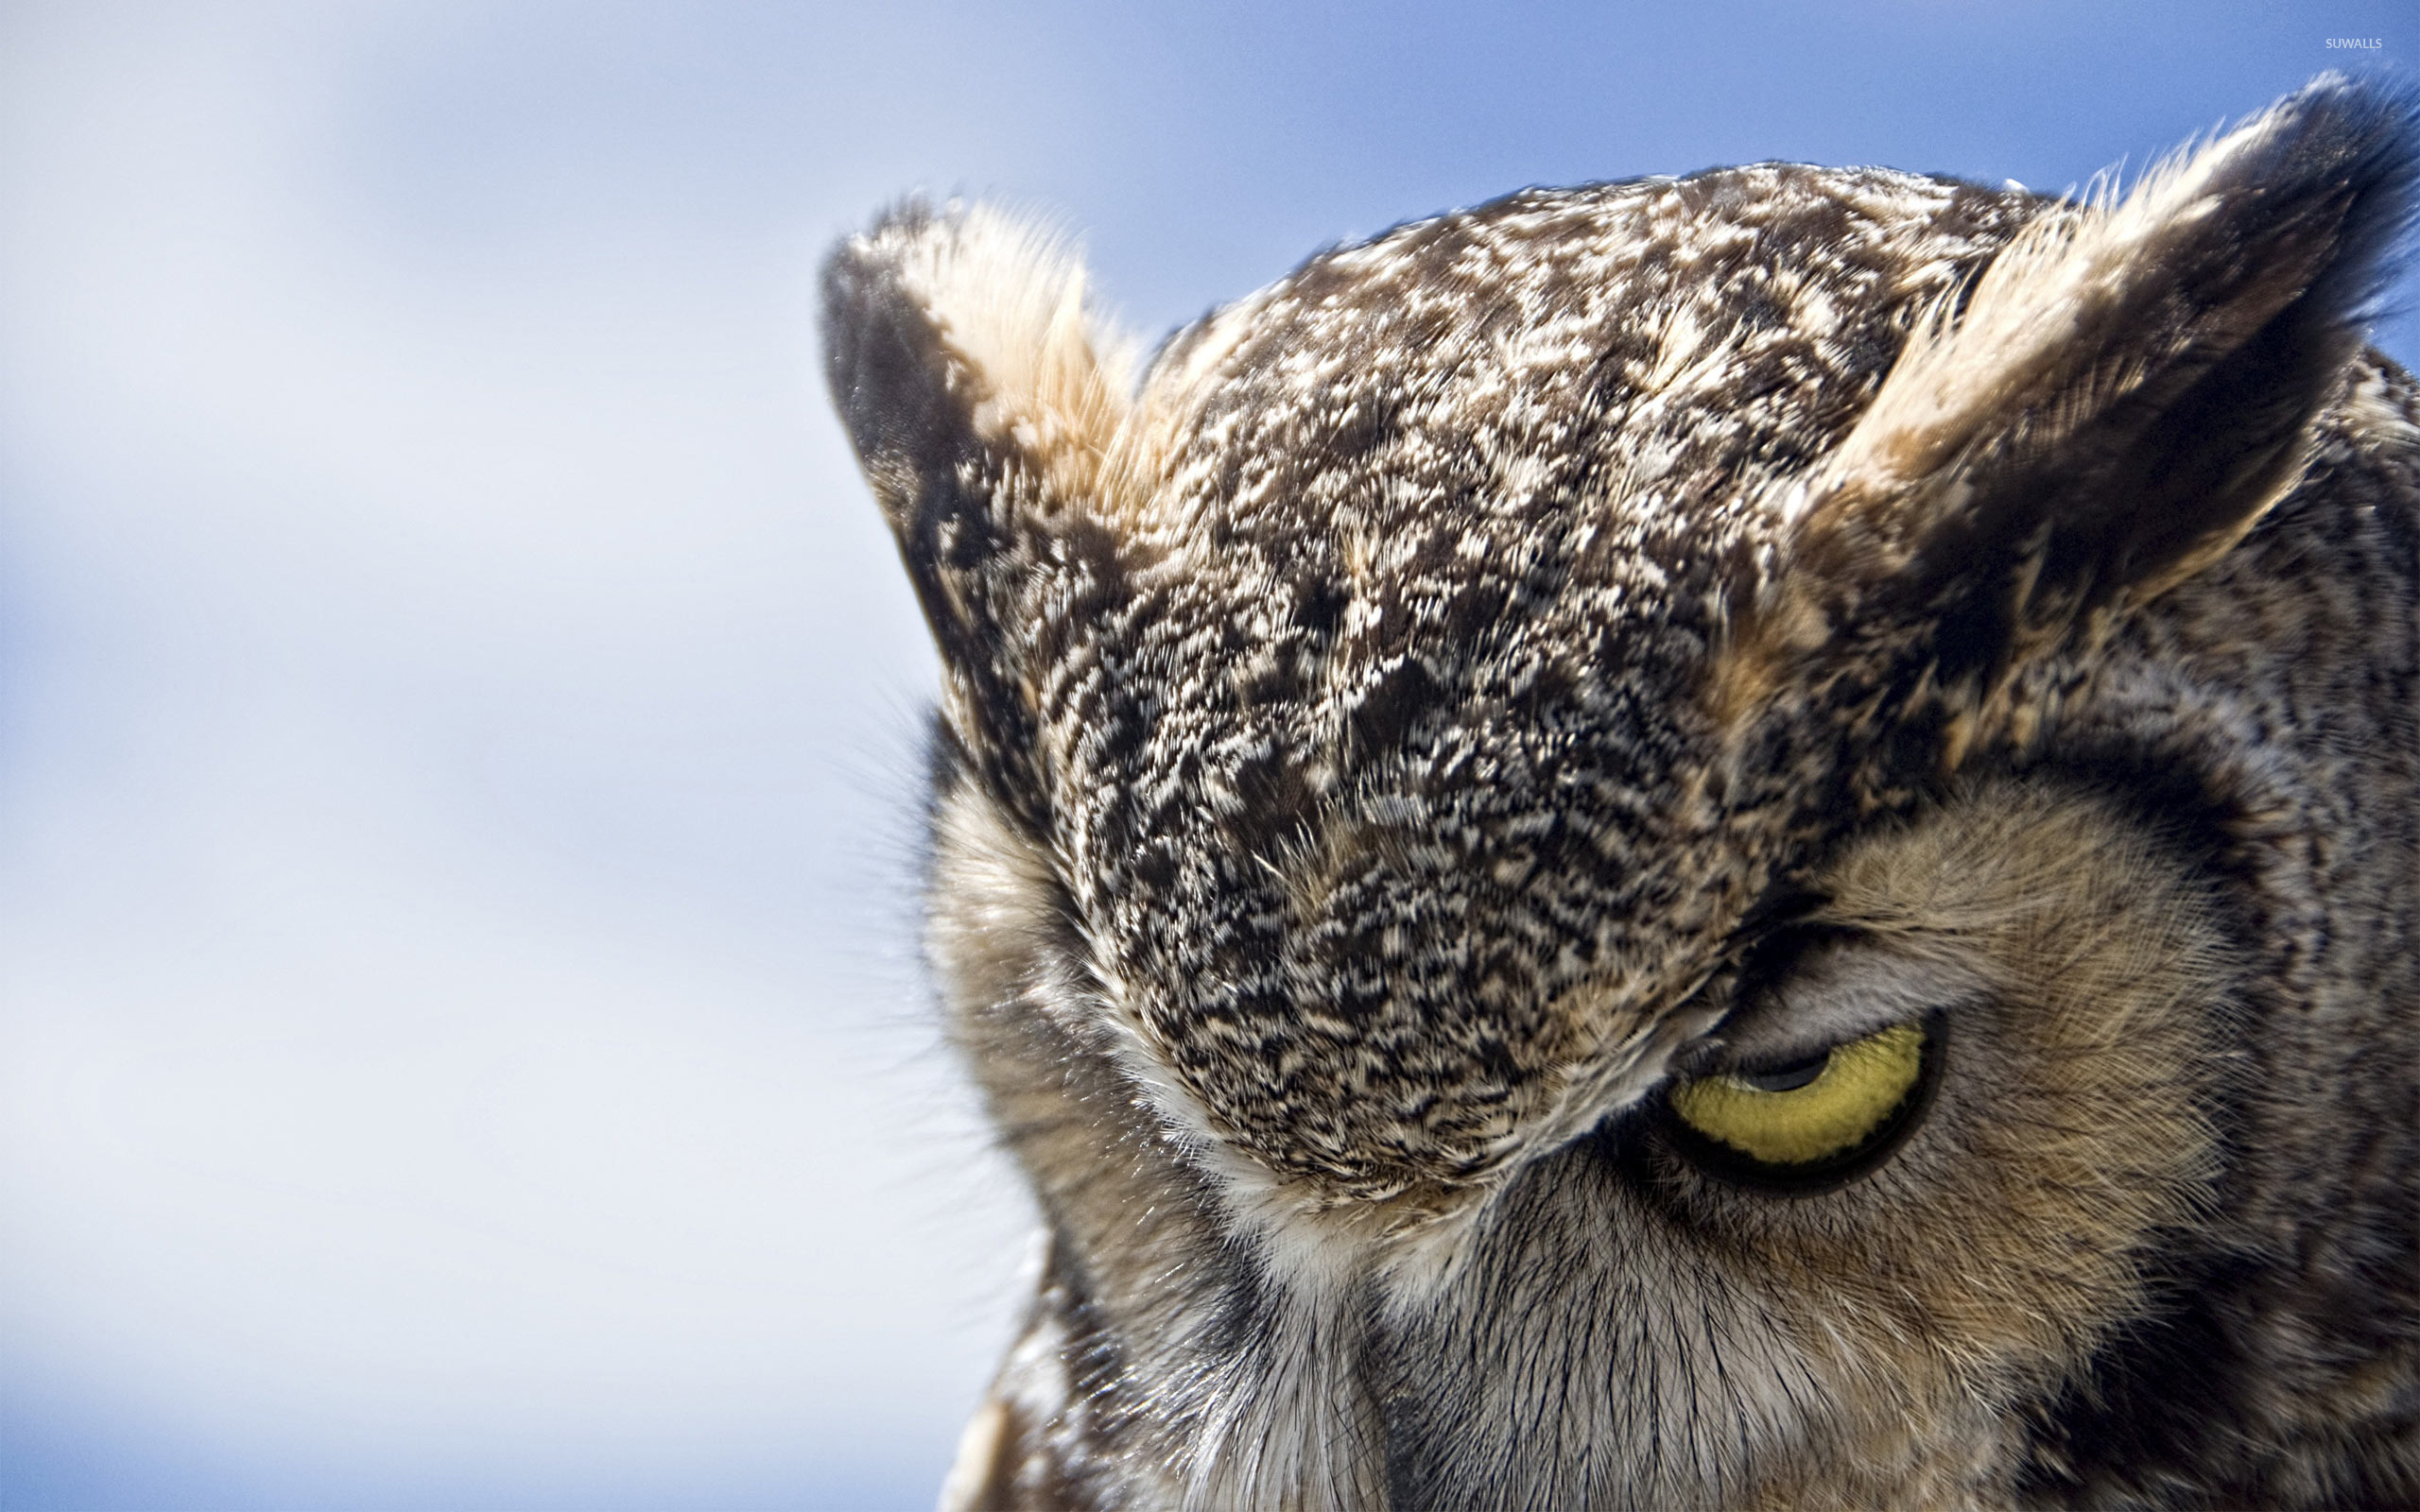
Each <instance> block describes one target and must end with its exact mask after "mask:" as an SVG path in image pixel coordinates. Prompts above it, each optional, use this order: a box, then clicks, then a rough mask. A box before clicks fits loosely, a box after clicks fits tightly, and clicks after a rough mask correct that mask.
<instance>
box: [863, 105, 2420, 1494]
mask: <svg viewBox="0 0 2420 1512" xmlns="http://www.w3.org/2000/svg"><path fill="white" fill-rule="evenodd" d="M2416 164H2420V108H2415V101H2414V98H2413V97H2412V96H2411V95H2409V94H2403V93H2398V92H2397V91H2396V90H2395V89H2394V88H2393V87H2390V86H2384V85H2380V84H2377V83H2361V82H2356V81H2349V80H2346V79H2344V78H2342V77H2326V78H2322V79H2320V80H2318V81H2316V82H2314V83H2313V84H2311V85H2310V86H2308V87H2307V88H2306V89H2304V90H2303V91H2302V92H2300V93H2298V94H2293V95H2290V96H2289V97H2287V98H2285V99H2283V100H2281V101H2279V102H2277V103H2276V104H2274V105H2273V106H2271V107H2270V108H2269V109H2267V110H2266V111H2264V112H2260V113H2258V114H2256V115H2254V116H2252V117H2250V118H2248V119H2247V120H2246V121H2245V122H2244V123H2243V124H2241V125H2240V126H2239V127H2238V128H2236V129H2232V130H2227V131H2224V132H2221V133H2219V134H2216V135H2214V136H2212V137H2211V138H2209V139H2207V140H2205V141H2203V142H2201V143H2200V144H2198V145H2196V146H2190V147H2188V148H2187V149H2185V150H2183V151H2181V152H2179V153H2178V154H2177V155H2175V156H2174V157H2172V158H2171V159H2169V161H2168V162H2167V163H2164V164H2163V165H2162V166H2160V167H2159V168H2158V169H2156V170H2155V171H2153V172H2152V173H2150V174H2148V175H2146V176H2145V177H2143V178H2142V179H2141V180H2140V181H2139V182H2138V183H2137V184H2135V186H2134V187H2133V188H2132V189H2131V190H2130V191H2127V192H2122V193H2120V192H2118V191H2115V190H2108V191H2102V192H2096V193H2092V194H2088V195H2085V196H2083V197H2081V198H2045V197H2041V196H2037V195H2033V194H2030V193H2027V192H2025V191H2023V190H2022V189H2019V188H2017V187H2015V186H2014V185H2010V186H2007V187H2003V188H1987V187H1981V186H1978V185H1976V184H1971V183H1965V182H1961V181H1958V180H1948V179H1940V178H1928V177H1923V176H1918V175H1912V174H1906V173H1897V172H1890V171H1884V170H1879V169H1867V168H1858V169H1838V170H1835V169H1824V168H1817V167H1807V166H1800V165H1795V164H1784V163H1765V164H1759V165H1756V166H1751V167H1741V168H1728V169H1720V170H1716V171H1711V172H1705V173H1700V174H1696V175H1693V176H1690V177H1687V178H1680V179H1671V178H1650V179H1641V180H1633V181H1629V182H1621V183H1604V184H1595V185H1590V186H1586V187H1582V188H1577V189H1557V190H1547V189H1529V190H1524V191H1521V192H1519V193H1516V194H1513V195H1511V196H1509V197H1508V198H1502V199H1498V200H1496V201H1495V202H1493V203H1490V204H1486V205H1482V206H1480V207H1478V209H1475V210H1466V211H1460V212H1456V213H1453V214H1449V215H1440V216H1438V217H1436V218H1433V219H1427V220H1420V221H1414V222H1410V223H1408V224H1406V225H1403V226H1400V227H1398V228H1397V229H1395V230H1393V231H1391V232H1386V233H1385V234H1383V235H1381V236H1379V237H1377V238H1376V239H1374V240H1373V241H1370V242H1367V243H1364V244H1361V245H1357V246H1348V247H1343V248H1340V249H1333V250H1330V251H1327V252H1323V253H1322V254H1320V255H1318V256H1315V257H1313V258H1312V259H1311V260H1310V261H1308V262H1307V263H1305V264H1304V265H1303V266H1301V267H1300V268H1298V269H1297V270H1295V271H1294V272H1293V273H1292V274H1290V275H1288V277H1286V278H1284V279H1282V280H1280V281H1279V282H1277V283H1273V284H1271V285H1270V286H1269V287H1268V288H1266V289H1264V290H1262V291H1261V292H1259V293H1257V294H1253V295H1252V296H1250V297H1249V298H1247V299H1244V300H1242V301H1239V302H1237V303H1236V304H1234V305H1232V306H1229V307H1227V308H1223V309H1220V310H1218V311H1216V312H1215V313H1213V314H1211V315H1209V316H1207V317H1205V318H1203V319H1201V321H1199V322H1198V323H1196V324H1193V325H1191V326H1189V327H1187V328H1185V329H1184V330H1182V331H1180V332H1178V333H1176V334H1175V335H1172V336H1170V337H1169V338H1168V339H1167V340H1166V341H1164V342H1162V343H1161V344H1160V345H1159V346H1158V347H1157V348H1156V349H1154V350H1152V351H1150V352H1148V353H1144V352H1140V351H1138V350H1137V349H1136V348H1134V347H1132V346H1131V345H1130V344H1128V343H1127V342H1125V341H1124V340H1122V339H1121V338H1120V337H1118V336H1117V335H1115V333H1114V332H1112V331H1111V330H1109V329H1108V328H1107V326H1106V325H1105V324H1104V323H1103V322H1102V321H1101V320H1100V319H1098V318H1097V316H1096V314H1095V312H1094V309H1093V306H1092V304H1091V303H1090V301H1089V300H1088V296H1087V293H1086V282H1085V278H1084V275H1083V273H1082V270H1081V268H1080V266H1078V264H1077V262H1076V261H1075V259H1074V258H1073V257H1072V255H1071V254H1070V253H1068V252H1067V251H1066V250H1065V249H1064V248H1063V245H1062V244H1060V243H1058V242H1056V241H1054V240H1053V239H1052V238H1051V237H1050V236H1049V235H1047V234H1046V233H1045V232H1040V231H1037V230H1035V229H1034V228H1032V227H1031V226H1030V225H1029V224H1026V223H1024V222H1021V221H1019V220H1018V219H1016V218H1014V217H1011V216H1009V215H1003V214H1001V213H999V212H997V211H994V210H992V209H988V208H985V207H983V206H980V205H975V206H967V205H959V204H949V205H934V204H928V203H918V202H911V203H908V204H906V205H904V206H902V207H900V208H896V209H894V210H892V211H891V212H890V213H889V214H888V215H885V216H884V217H883V218H881V219H880V220H878V221H877V222H876V223H875V224H874V225H873V227H872V228H871V229H869V230H868V231H866V232H863V233H862V234H860V235H857V236H856V237H854V238H852V239H850V240H848V241H846V242H845V243H844V244H843V245H841V246H840V247H839V248H838V249H836V250H835V251H834V252H833V253H832V254H831V257H830V259H829V261H828V263H827V264H826V265H825V268H824V274H823V299H824V340H825V352H826V362H827V370H828V374H829V378H830V381H831V385H832V390H833V393H834V395H835V397H836V399H837V402H838V408H839V412H840V415H841V417H842V420H843V421H844V423H845V426H846V428H847V430H848V432H849V434H850V436H851V438H853V441H854V444H855V447H856V454H857V455H858V457H859V458H860V460H861V462H862V464H863V468H864V472H865V475H866V477H867V479H868V480H869V482H870V484H871V486H872V490H873V494H874V496H875V498H876V500H877V501H878V503H879V505H880V507H881V508H882V510H883V512H884V514H885V516H886V517H887V519H888V520H889V522H890V526H891V528H892V530H893V532H894V533H895V535H896V538H897V542H898V546H899V550H900V555H901V558H902V559H903V560H904V562H905V564H906V566H907V570H908V576H909V578H910V579H911V580H912V582H913V586H914V589H915V592H916V593H917V595H918V597H919V599H920V600H921V602H922V605H923V609H924V613H925V619H926V620H927V622H928V623H929V625H930V627H931V630H932V634H933V637H934V639H935V641H936V642H937V643H938V645H939V648H940V652H941V662H942V693H941V699H940V706H939V711H938V716H937V718H936V720H935V726H934V732H933V737H932V757H931V793H930V800H929V824H930V841H929V850H928V852H927V855H928V861H927V874H926V878H925V885H926V892H927V897H928V917H927V925H926V936H925V938H926V952H927V955H928V959H929V962H930V966H931V970H932V972H933V974H934V976H935V978H936V980H937V983H938V986H939V993H940V996H941V998H942V1004H943V1006H944V1009H945V1012H946V1016H947V1022H948V1024H949V1026H950V1033H951V1035H952V1036H953V1038H954V1040H955V1041H956V1043H957V1044H958V1045H959V1047H960V1048H961V1049H962V1051H963V1053H964V1057H965V1061H966V1064H967V1065H968V1066H969V1067H970V1068H971V1070H972V1074H973V1078H974V1080H975V1081H976V1083H977V1085H978V1087H979V1090H980V1093H981V1096H982V1098H983V1099H984V1102H985V1104H986V1106H987V1108H988V1110H989V1114H990V1118H991V1120H992V1122H993V1124H994V1126H995V1128H996V1130H997V1134H998V1137H999V1140H1000V1141H1001V1143H1003V1145H1004V1146H1005V1148H1006V1149H1007V1151H1008V1152H1009V1154H1010V1155H1011V1157H1012V1159H1013V1161H1014V1163H1015V1165H1016V1167H1017V1168H1018V1169H1019V1170H1021V1172H1022V1173H1023V1175H1024V1177H1025V1178H1026V1179H1027V1180H1028V1181H1029V1183H1030V1185H1031V1189H1032V1193H1033V1195H1034V1198H1035V1200H1036V1202H1037V1204H1038V1208H1039V1211H1040V1213H1041V1215H1042V1219H1043V1222H1044V1224H1045V1226H1046V1243H1045V1245H1044V1246H1043V1249H1042V1259H1041V1262H1040V1265H1039V1275H1038V1279H1037V1282H1036V1286H1035V1290H1034V1294H1033V1297H1032V1299H1031V1302H1030V1304H1029V1311H1028V1313H1027V1314H1026V1316H1025V1318H1024V1320H1023V1322H1022V1324H1021V1325H1020V1327H1019V1332H1018V1334H1017V1337H1016V1339H1015V1342H1014V1343H1013V1345H1012V1347H1011V1349H1010V1351H1009V1354H1008V1356H1007V1360H1006V1363H1005V1364H1004V1365H1003V1366H1002V1367H1001V1369H1000V1372H999V1375H998V1378H997V1380H996V1381H995V1383H994V1385H993V1387H992V1388H991V1391H990V1394H989V1396H988V1398H987V1400H985V1401H984V1403H983V1404H982V1405H981V1407H980V1409H979V1411H978V1412H977V1416H976V1417H975V1419H974V1421H973V1423H972V1425H971V1426H970V1427H969V1428H968V1430H967V1433H966V1435H965V1438H964V1441H963V1444H962V1446H961V1449H960V1453H959V1463H958V1466H957V1469H956V1470H955V1471H954V1472H953V1475H952V1478H951V1482H950V1484H949V1486H948V1487H947V1488H946V1489H945V1491H944V1502H945V1503H946V1504H949V1505H954V1506H961V1507H1030V1508H1070V1509H1076V1508H1092V1509H1105V1508H1113V1507H1116V1508H1129V1507H1132V1508H1143V1507H1169V1508H1199V1509H1226V1508H1258V1507H1271V1508H1277V1507H1284V1508H1301V1509H1305V1512H1328V1509H1333V1512H1347V1509H1375V1508H1394V1509H1403V1512H1409V1509H1414V1508H1440V1509H1447V1508H1450V1509H1469V1508H1516V1507H1517V1508H1594V1507H1604V1508H1630V1507H1641V1508H1668V1507H1731V1506H1738V1507H1792V1508H1798V1507H1858V1508H1870V1507H1898V1506H1927V1507H1930V1506H1978V1507H2002V1506H2019V1505H2025V1506H2033V1505H2046V1506H2061V1505H2089V1506H2209V1505H2225V1506H2264V1507H2266V1506H2302V1505H2330V1506H2338V1505H2345V1506H2353V1505H2358V1506H2372V1505H2377V1506H2410V1505H2412V1504H2414V1503H2420V1106H2415V1089H2416V1088H2420V1072H2415V1066H2420V939H2415V927H2420V717H2415V712H2414V711H2415V701H2420V387H2415V385H2414V383H2413V381H2412V379H2411V376H2410V375H2409V374H2407V373H2405V372H2404V371H2403V370H2401V369H2398V368H2397V367H2395V366H2394V364H2392V363H2390V362H2388V361H2386V360H2385V359H2384V358H2382V357H2380V356H2379V355H2378V354H2377V353H2376V352H2371V351H2367V350H2365V349H2364V346H2363V335H2364V330H2365V320H2366V318H2367V317H2368V316H2369V314H2370V313H2371V311H2372V309H2373V307H2374V304H2375V301H2377V297H2378V295H2379V293H2380V291H2381V289H2382V287H2383V284H2384V279H2385V277H2386V270H2387V268H2388V266H2389V263H2390V259H2391V257H2392V254H2393V253H2394V246H2395V243H2396V241H2397V239H2398V238H2399V237H2400V236H2401V235H2402V234H2403V232H2405V230H2406V228H2407V225H2408V223H2409V221H2410V219H2411V215H2412V210H2413V202H2414V201H2413V197H2414V181H2415V171H2416V169H2415V165H2416Z"/></svg>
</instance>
